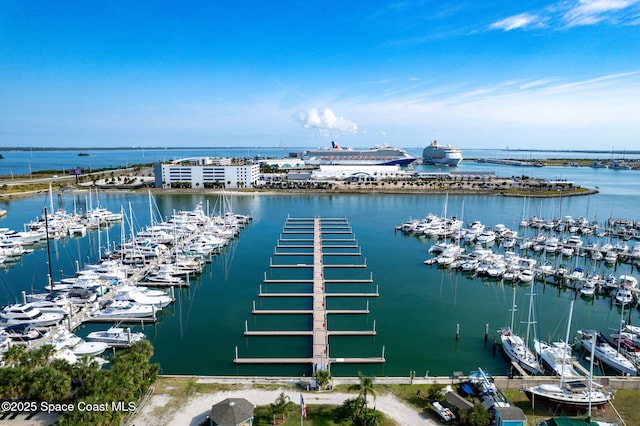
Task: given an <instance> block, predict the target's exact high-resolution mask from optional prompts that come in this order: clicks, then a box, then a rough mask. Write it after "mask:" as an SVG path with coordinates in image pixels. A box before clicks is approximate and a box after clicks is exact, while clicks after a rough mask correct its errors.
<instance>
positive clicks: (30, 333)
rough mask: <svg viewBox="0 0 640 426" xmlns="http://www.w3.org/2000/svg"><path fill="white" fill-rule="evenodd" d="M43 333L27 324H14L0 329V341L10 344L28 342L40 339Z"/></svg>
mask: <svg viewBox="0 0 640 426" xmlns="http://www.w3.org/2000/svg"><path fill="white" fill-rule="evenodd" d="M43 337H45V333H43V332H42V331H40V330H38V329H37V328H34V327H32V326H31V325H29V324H16V325H9V326H6V327H2V328H0V339H2V340H5V341H11V342H30V341H33V340H38V339H42V338H43Z"/></svg>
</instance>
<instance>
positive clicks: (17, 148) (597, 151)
mask: <svg viewBox="0 0 640 426" xmlns="http://www.w3.org/2000/svg"><path fill="white" fill-rule="evenodd" d="M283 148H286V149H298V148H301V149H303V148H305V147H299V146H290V147H283V146H120V147H73V148H71V147H42V146H40V147H35V146H34V147H28V146H27V147H24V146H15V147H6V148H2V149H1V150H2V151H125V150H129V151H134V150H135V151H138V150H145V149H148V150H185V149H193V150H196V149H237V150H243V149H283ZM416 148H419V147H416ZM461 149H464V148H461ZM469 149H472V150H474V151H503V152H575V153H576V154H580V153H584V154H640V150H628V149H620V150H616V149H612V150H600V149H524V148H469Z"/></svg>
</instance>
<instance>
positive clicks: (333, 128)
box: [293, 108, 358, 136]
mask: <svg viewBox="0 0 640 426" xmlns="http://www.w3.org/2000/svg"><path fill="white" fill-rule="evenodd" d="M293 118H294V120H296V121H297V122H299V123H300V124H302V126H303V127H304V128H306V129H316V130H318V131H319V132H320V133H321V134H323V135H325V136H330V135H334V136H335V135H341V134H355V133H358V125H357V124H356V123H354V122H352V121H349V120H347V119H345V118H343V117H337V116H336V115H335V113H334V112H333V111H331V110H330V109H329V108H325V109H323V110H322V112H318V110H317V109H316V108H311V109H308V110H306V111H299V112H297V113H295V114H294V115H293Z"/></svg>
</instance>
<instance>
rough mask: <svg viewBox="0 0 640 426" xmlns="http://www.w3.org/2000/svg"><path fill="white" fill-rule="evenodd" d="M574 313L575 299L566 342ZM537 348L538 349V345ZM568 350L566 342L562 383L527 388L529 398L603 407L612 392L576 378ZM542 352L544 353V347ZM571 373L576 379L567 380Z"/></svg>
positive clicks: (570, 405) (574, 406) (554, 402)
mask: <svg viewBox="0 0 640 426" xmlns="http://www.w3.org/2000/svg"><path fill="white" fill-rule="evenodd" d="M572 314H573V301H571V308H570V313H569V321H568V322H567V334H566V336H565V342H566V341H568V340H569V333H570V330H571V316H572ZM536 343H539V342H536ZM547 346H548V345H547ZM557 348H560V346H558V347H551V349H550V350H552V351H555V350H557ZM536 349H537V350H538V346H536ZM568 350H569V345H568V344H566V343H565V344H563V345H562V351H563V353H562V355H560V359H561V360H562V361H561V365H560V368H559V372H560V383H559V384H554V383H542V384H539V385H535V386H530V387H528V388H525V389H524V392H525V394H526V395H527V398H529V399H530V400H531V401H537V402H540V403H543V404H550V405H553V406H556V407H558V406H559V407H563V408H572V409H580V408H587V407H602V406H603V405H605V404H606V403H607V402H609V401H610V400H611V399H613V395H612V394H611V392H608V391H606V390H605V389H604V388H602V387H599V386H597V387H596V388H595V389H594V388H593V384H592V379H591V378H590V379H589V383H585V381H584V380H582V379H579V380H576V379H575V375H577V373H575V370H574V369H573V367H571V366H570V365H568V366H567V363H568V362H571V361H570V360H571V356H570V355H569V356H567V354H568ZM541 352H542V353H544V352H543V350H542V348H541ZM551 354H555V352H552V353H551ZM556 355H557V354H556ZM592 358H593V357H592ZM543 359H556V357H555V356H554V357H553V358H552V357H550V356H549V354H547V355H546V356H544V357H543ZM571 375H574V376H573V377H574V379H573V380H567V381H565V378H568V377H572V376H571Z"/></svg>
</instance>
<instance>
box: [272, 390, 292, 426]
mask: <svg viewBox="0 0 640 426" xmlns="http://www.w3.org/2000/svg"><path fill="white" fill-rule="evenodd" d="M290 402H291V399H290V398H289V397H288V396H287V395H285V394H284V392H280V395H279V396H278V397H277V398H276V400H275V401H274V402H273V403H271V404H269V405H270V406H271V412H272V413H273V417H274V418H275V417H276V415H278V416H282V419H283V420H284V418H285V415H284V414H285V412H286V410H287V405H289V403H290Z"/></svg>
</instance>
